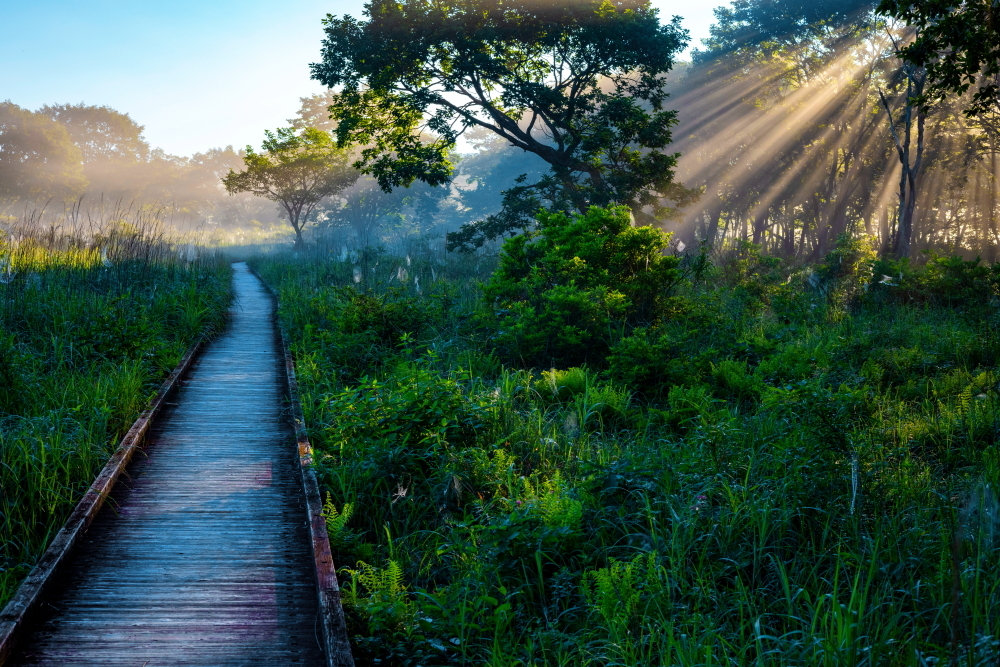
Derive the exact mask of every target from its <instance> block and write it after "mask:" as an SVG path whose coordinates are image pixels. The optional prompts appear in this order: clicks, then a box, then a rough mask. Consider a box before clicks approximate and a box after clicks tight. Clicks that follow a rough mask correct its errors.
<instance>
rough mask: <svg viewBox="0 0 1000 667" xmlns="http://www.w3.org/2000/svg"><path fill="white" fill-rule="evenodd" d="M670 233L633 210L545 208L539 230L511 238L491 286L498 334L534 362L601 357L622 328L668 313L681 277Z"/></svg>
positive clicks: (513, 354)
mask: <svg viewBox="0 0 1000 667" xmlns="http://www.w3.org/2000/svg"><path fill="white" fill-rule="evenodd" d="M669 238H670V237H669V234H666V233H664V232H662V231H660V230H658V229H656V228H654V227H633V226H632V225H631V223H630V220H629V212H628V209H626V208H624V207H618V208H612V209H603V208H600V207H597V206H594V207H592V208H591V209H590V210H589V211H588V212H587V213H586V214H585V215H574V216H569V215H566V214H562V213H545V212H544V211H542V212H540V213H539V215H538V227H537V230H536V231H532V232H528V233H526V234H523V235H521V236H517V237H514V238H512V239H509V240H507V241H506V242H505V243H504V246H503V249H502V251H501V254H500V264H499V266H498V268H497V271H496V272H495V273H494V274H493V276H492V277H491V278H490V281H489V283H488V284H487V285H486V287H485V289H484V294H485V296H486V298H487V299H490V300H492V301H493V303H494V304H495V306H494V311H493V317H494V318H495V320H496V326H497V328H499V329H500V332H499V333H498V334H497V336H496V339H497V343H498V345H499V346H500V347H501V348H502V349H505V350H506V352H507V354H508V356H509V357H510V358H516V359H519V360H521V362H522V363H524V364H526V365H529V366H533V365H556V366H569V365H574V364H579V363H584V362H587V361H588V360H589V361H592V362H595V363H600V360H601V359H602V358H603V357H604V355H606V354H607V350H608V349H609V347H610V346H611V344H612V342H613V339H614V338H615V337H616V335H617V331H618V329H619V327H620V326H621V325H622V324H624V325H625V326H635V325H637V324H640V323H643V322H648V321H652V320H654V319H656V318H657V317H660V316H662V315H663V314H664V311H665V310H666V309H667V306H668V297H669V294H670V291H671V289H673V288H674V287H675V286H676V285H677V284H678V283H679V282H680V281H681V277H682V276H681V272H680V271H679V270H678V268H677V265H678V263H679V260H678V259H677V258H676V257H674V256H668V255H664V254H663V250H664V249H665V248H666V247H667V244H668V242H669Z"/></svg>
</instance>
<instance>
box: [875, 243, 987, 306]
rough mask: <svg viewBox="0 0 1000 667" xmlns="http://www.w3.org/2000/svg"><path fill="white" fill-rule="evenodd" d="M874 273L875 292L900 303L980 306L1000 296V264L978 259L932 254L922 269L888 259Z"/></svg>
mask: <svg viewBox="0 0 1000 667" xmlns="http://www.w3.org/2000/svg"><path fill="white" fill-rule="evenodd" d="M873 271H874V274H875V279H876V282H875V283H874V284H873V286H872V287H873V292H874V293H876V294H878V295H879V296H881V297H882V298H886V299H891V300H896V301H906V302H932V303H940V304H950V305H964V306H976V305H985V304H988V303H989V302H990V300H991V299H995V298H996V297H998V296H1000V264H994V265H993V266H992V267H991V266H989V265H984V264H982V262H981V261H980V259H979V258H978V257H977V258H976V259H974V260H964V259H962V258H961V257H957V256H949V257H943V256H941V255H938V254H937V253H929V254H928V257H927V261H926V263H924V264H923V265H921V266H917V265H914V264H912V263H910V262H909V261H907V260H905V259H904V260H893V259H890V258H884V259H880V260H878V261H877V262H875V264H874V268H873Z"/></svg>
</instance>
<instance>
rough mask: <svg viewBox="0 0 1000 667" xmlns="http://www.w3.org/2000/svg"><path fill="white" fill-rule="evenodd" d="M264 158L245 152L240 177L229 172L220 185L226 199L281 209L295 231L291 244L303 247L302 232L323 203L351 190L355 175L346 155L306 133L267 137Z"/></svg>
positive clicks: (323, 137) (312, 131) (320, 135)
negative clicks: (263, 201) (248, 199)
mask: <svg viewBox="0 0 1000 667" xmlns="http://www.w3.org/2000/svg"><path fill="white" fill-rule="evenodd" d="M264 134H265V135H266V137H267V138H266V139H265V140H264V143H263V145H262V152H260V153H258V152H256V151H254V149H253V147H252V146H247V148H246V155H245V156H244V157H243V162H244V164H245V165H246V169H245V170H244V171H239V172H238V171H234V170H232V169H230V170H229V173H228V174H227V175H226V176H225V177H224V178H223V179H222V182H223V184H224V185H225V187H226V191H227V192H229V193H230V194H236V193H238V192H250V193H252V194H254V195H256V196H258V197H265V198H267V199H270V200H271V201H275V202H277V203H278V204H280V205H281V207H282V208H283V209H284V210H285V213H286V214H287V215H288V221H289V223H290V224H291V226H292V229H294V230H295V244H296V246H298V247H301V245H302V230H303V229H305V227H306V225H307V224H308V223H309V216H310V214H311V213H312V212H313V210H314V209H315V208H316V205H317V204H319V203H320V201H322V200H323V199H324V198H326V197H329V196H330V195H333V194H336V193H338V192H341V191H342V190H344V189H345V188H347V187H350V186H351V185H353V184H354V182H355V181H356V180H357V179H358V172H357V171H355V170H354V169H353V168H351V166H350V165H349V162H350V157H349V154H348V153H347V152H346V151H344V150H341V149H339V148H337V146H336V144H335V143H334V142H333V139H332V138H331V137H330V135H329V133H327V132H323V131H322V130H317V129H316V128H313V127H307V128H305V129H304V130H302V131H301V132H298V133H296V131H295V130H294V129H293V128H280V129H278V130H277V131H276V132H270V131H265V132H264Z"/></svg>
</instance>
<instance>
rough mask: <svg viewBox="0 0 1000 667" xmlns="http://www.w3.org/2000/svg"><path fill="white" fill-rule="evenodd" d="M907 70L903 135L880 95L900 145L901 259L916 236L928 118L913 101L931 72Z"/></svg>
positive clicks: (896, 251) (898, 245) (898, 248)
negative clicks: (914, 139) (914, 133)
mask: <svg viewBox="0 0 1000 667" xmlns="http://www.w3.org/2000/svg"><path fill="white" fill-rule="evenodd" d="M903 70H904V72H905V73H906V98H905V102H904V107H903V117H902V119H901V120H900V123H899V124H900V125H901V129H902V133H903V136H902V137H900V133H899V131H898V130H897V128H896V125H897V123H896V120H895V119H894V118H893V116H892V109H891V107H890V106H889V101H888V99H887V98H886V96H885V93H883V92H882V90H881V89H880V90H879V97H880V99H881V100H882V106H883V108H885V112H886V114H887V115H888V116H889V129H890V130H891V131H892V138H893V142H894V143H895V145H896V155H897V156H898V158H899V166H900V174H899V213H898V216H897V217H898V220H899V224H898V225H897V226H896V238H895V239H894V242H893V254H895V255H896V257H899V258H906V257H909V256H910V245H911V241H912V238H913V213H914V211H915V210H916V206H917V181H918V177H919V175H920V166H921V163H922V162H923V154H924V121H925V120H926V118H927V114H926V113H925V112H924V110H923V109H922V108H919V107H917V106H915V105H914V104H913V98H914V97H919V96H920V95H921V94H922V93H923V91H924V83H925V82H926V80H927V73H926V71H925V70H924V69H923V68H922V67H913V66H912V65H909V64H904V65H903ZM914 113H916V116H917V118H916V121H917V123H916V124H917V146H916V150H915V151H911V146H912V141H913V115H914Z"/></svg>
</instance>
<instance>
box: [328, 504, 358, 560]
mask: <svg viewBox="0 0 1000 667" xmlns="http://www.w3.org/2000/svg"><path fill="white" fill-rule="evenodd" d="M352 514H354V505H352V504H351V503H344V508H343V509H342V510H341V511H339V512H338V511H337V506H336V505H334V504H333V500H332V499H331V498H330V496H329V494H327V497H326V502H325V503H323V516H324V517H325V518H326V532H327V534H328V535H329V537H330V544H331V545H332V546H333V548H335V549H337V548H344V547H345V546H347V545H348V544H349V543H350V541H351V538H352V537H353V536H352V535H351V533H350V531H349V530H348V528H347V522H348V521H350V520H351V515H352Z"/></svg>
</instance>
